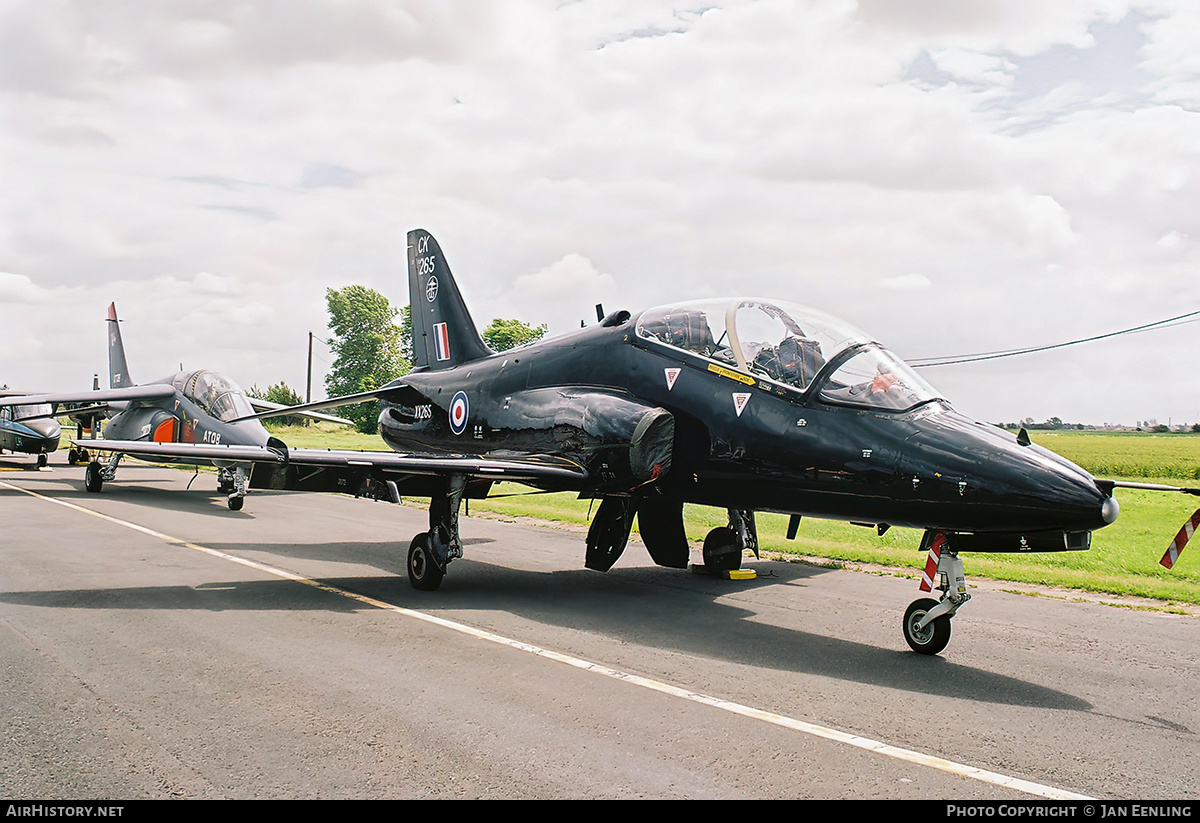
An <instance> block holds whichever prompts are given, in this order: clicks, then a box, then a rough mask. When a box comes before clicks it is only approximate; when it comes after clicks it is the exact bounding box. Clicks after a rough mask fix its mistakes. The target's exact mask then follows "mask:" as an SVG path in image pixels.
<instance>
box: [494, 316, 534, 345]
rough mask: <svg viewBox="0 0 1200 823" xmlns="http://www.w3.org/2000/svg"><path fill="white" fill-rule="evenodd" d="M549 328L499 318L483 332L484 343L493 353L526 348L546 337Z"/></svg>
mask: <svg viewBox="0 0 1200 823" xmlns="http://www.w3.org/2000/svg"><path fill="white" fill-rule="evenodd" d="M546 330H547V326H546V324H545V323H543V324H542V325H540V326H530V325H528V324H526V323H522V322H521V321H520V320H501V319H500V318H499V317H497V318H496V319H495V320H493V321H492V324H491V325H490V326H488V327H487V329H486V330H485V331H484V332H483V342H484V343H487V344H488V346H489V347H490V348H491V349H492V351H508V350H509V349H514V348H516V347H517V346H524V345H525V344H526V343H532V342H533V341H534V340H541V339H542V338H543V337H545V335H546Z"/></svg>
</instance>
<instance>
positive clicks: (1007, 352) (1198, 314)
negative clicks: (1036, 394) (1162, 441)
mask: <svg viewBox="0 0 1200 823" xmlns="http://www.w3.org/2000/svg"><path fill="white" fill-rule="evenodd" d="M1197 320H1200V311H1192V312H1188V313H1187V314H1180V315H1177V316H1175V317H1168V318H1167V319H1165V320H1158V321H1155V322H1154V323H1146V324H1144V325H1141V326H1133V327H1132V328H1128V329H1121V330H1120V331H1112V332H1108V333H1107V334H1097V335H1095V336H1093V337H1082V338H1080V339H1078V340H1068V341H1067V342H1065V343H1054V344H1052V345H1049V346H1030V347H1028V348H1024V349H1001V350H999V351H989V352H978V353H976V354H959V355H953V356H949V357H917V358H914V359H912V360H907V361H906V362H907V363H908V364H909V365H910V366H912V367H913V368H915V369H921V368H925V367H928V366H950V365H954V364H955V363H973V362H975V361H977V360H996V359H998V358H1001V357H1016V356H1017V355H1019V354H1032V353H1034V352H1039V351H1049V350H1050V349H1061V348H1063V347H1065V346H1075V345H1078V344H1080V343H1090V342H1092V341H1093V340H1104V339H1105V338H1108V337H1118V336H1120V335H1123V334H1136V333H1138V332H1143V331H1152V330H1155V329H1167V328H1171V327H1173V326H1182V325H1185V324H1187V323H1195V322H1196V321H1197Z"/></svg>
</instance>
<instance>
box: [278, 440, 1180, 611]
mask: <svg viewBox="0 0 1200 823" xmlns="http://www.w3.org/2000/svg"><path fill="white" fill-rule="evenodd" d="M276 436H277V437H280V438H281V439H282V440H283V441H284V442H286V443H288V444H289V445H291V446H307V447H312V448H350V449H381V448H382V447H383V444H382V442H381V441H380V440H379V438H378V437H377V436H374V435H362V434H357V433H354V432H349V431H348V430H347V429H346V428H345V427H340V428H339V427H333V426H327V425H326V424H321V425H320V426H313V427H287V428H282V429H277V430H276ZM1031 437H1032V439H1033V441H1034V442H1035V443H1037V444H1039V445H1041V446H1045V447H1046V448H1048V449H1050V450H1051V451H1054V452H1057V453H1058V454H1061V455H1062V456H1063V457H1066V458H1067V459H1068V460H1071V461H1073V462H1075V463H1077V464H1079V465H1080V466H1082V467H1083V468H1085V469H1087V470H1088V471H1090V472H1091V473H1092V474H1094V475H1096V476H1098V477H1109V478H1129V479H1135V480H1136V481H1138V482H1151V483H1162V484H1166V485H1189V484H1190V485H1200V484H1197V483H1196V482H1195V481H1196V479H1197V477H1200V434H1190V433H1189V434H1151V433H1141V432H1137V433H1134V432H1128V433H1126V432H1120V433H1117V432H1078V431H1062V432H1050V431H1046V432H1039V431H1035V432H1031ZM523 491H528V490H527V489H524V488H523V487H520V486H513V485H509V484H500V485H498V486H497V487H495V489H494V490H493V494H494V495H497V496H496V497H494V498H491V499H488V500H482V501H480V500H476V501H471V504H470V507H471V512H472V514H479V513H481V512H490V513H493V514H495V515H500V516H513V517H533V518H537V519H540V520H547V521H552V522H563V523H575V524H586V523H587V522H588V517H589V514H588V513H589V508H590V504H591V501H588V500H577V499H576V498H575V496H574V495H573V494H569V493H560V494H520V495H519V496H514V497H500V496H499V495H505V494H513V493H520V492H523ZM1117 499H1118V500H1119V501H1120V503H1121V516H1120V518H1118V520H1117V522H1116V523H1115V524H1113V525H1112V526H1109V527H1108V528H1105V529H1101V530H1100V531H1097V532H1095V534H1094V535H1093V537H1092V549H1091V551H1088V552H1062V553H1054V554H972V555H969V556H966V557H965V560H966V568H967V577H968V580H970V578H971V577H972V576H974V577H989V578H993V579H996V580H1012V581H1019V582H1025V583H1037V584H1043V585H1053V586H1064V587H1068V588H1075V589H1081V590H1084V591H1090V592H1096V593H1107V594H1115V595H1133V596H1140V597H1150V598H1155V599H1158V600H1163V601H1167V602H1168V603H1170V602H1176V603H1188V604H1200V545H1197V546H1192V547H1189V550H1188V551H1185V552H1184V554H1183V556H1182V558H1181V559H1180V562H1179V563H1178V564H1176V566H1175V569H1174V570H1172V571H1167V570H1166V569H1164V568H1163V567H1162V566H1160V565H1158V561H1159V558H1161V557H1162V554H1163V552H1164V551H1165V550H1166V547H1167V545H1168V543H1169V542H1170V541H1171V539H1172V538H1173V537H1174V536H1175V533H1176V532H1177V531H1179V527H1180V526H1181V525H1182V524H1183V522H1184V521H1185V520H1186V519H1187V518H1188V517H1189V516H1190V515H1191V514H1192V512H1193V511H1195V510H1196V508H1197V506H1200V498H1196V497H1191V496H1188V495H1182V494H1168V493H1164V492H1146V491H1137V490H1133V489H1122V490H1119V491H1118V493H1117ZM592 508H593V510H594V507H592ZM724 520H725V512H724V511H723V510H719V509H712V508H707V507H702V506H690V505H689V506H687V507H686V509H685V527H686V529H687V533H688V538H689V539H690V540H692V541H695V542H697V543H698V542H700V541H702V540H703V539H704V535H705V534H706V533H707V532H708V530H709V529H711V528H713V527H714V526H718V525H724ZM786 527H787V518H786V517H784V516H782V515H771V514H760V515H759V516H758V528H759V540H760V543H761V545H762V547H763V548H764V549H767V550H768V551H777V552H782V553H787V554H796V555H806V556H813V557H820V558H828V559H830V560H835V561H860V562H867V563H875V564H880V565H884V566H891V567H897V568H900V569H907V570H910V571H911V572H912V573H913V574H914V575H916V574H918V573H919V572H920V570H921V568H922V567H923V566H924V563H925V558H924V556H922V555H921V554H919V553H918V546H919V544H920V541H921V534H920V532H918V531H915V530H912V529H899V528H895V529H891V530H890V531H889V532H888V533H887V534H885V535H884V536H883V537H880V536H878V535H877V534H876V533H875V530H874V529H869V528H863V527H861V526H852V525H849V524H846V523H840V522H835V521H828V520H813V519H805V520H804V521H803V522H802V523H801V526H800V532H799V534H798V535H797V537H796V540H794V541H788V540H786V539H785V537H784V534H785V531H786ZM1197 540H1198V541H1200V538H1197ZM580 551H581V553H582V546H581V548H580ZM581 556H582V554H581Z"/></svg>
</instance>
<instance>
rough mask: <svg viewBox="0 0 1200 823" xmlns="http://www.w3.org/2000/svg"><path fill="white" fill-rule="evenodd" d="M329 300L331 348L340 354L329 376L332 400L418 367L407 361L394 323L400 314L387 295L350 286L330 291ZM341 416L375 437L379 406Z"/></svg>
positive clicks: (347, 408)
mask: <svg viewBox="0 0 1200 823" xmlns="http://www.w3.org/2000/svg"><path fill="white" fill-rule="evenodd" d="M325 302H326V303H327V304H328V306H329V328H330V330H331V331H332V332H333V334H334V337H333V339H332V340H330V341H329V347H330V349H331V350H332V351H333V353H334V354H335V355H336V359H335V360H334V361H333V368H332V369H330V371H329V374H327V375H326V376H325V388H326V390H328V392H329V394H330V396H333V397H336V396H338V395H342V394H356V393H358V392H366V391H372V390H373V389H377V388H379V387H380V386H383V385H386V384H387V383H390V382H391V381H393V380H395V379H396V378H397V377H402V376H403V375H405V374H408V371H409V369H410V368H412V365H411V364H410V363H409V361H408V360H406V359H405V358H404V355H403V348H402V343H401V340H400V327H399V326H397V325H396V324H395V323H394V322H393V318H395V317H396V315H397V314H398V312H397V311H396V309H394V308H392V305H391V304H390V303H389V302H388V299H387V298H386V297H384V296H383V295H382V294H380V293H379V292H377V291H375V290H374V289H368V288H366V287H365V286H346V287H345V288H344V289H340V290H338V291H334V290H333V289H326V290H325ZM340 414H341V415H342V416H343V417H347V418H349V419H351V420H353V421H354V423H355V425H356V426H357V428H358V430H359V431H361V432H365V433H367V434H371V433H373V432H375V431H376V429H377V427H378V420H379V411H378V407H377V406H376V404H374V403H358V404H355V405H353V406H343V407H342V409H341V412H340Z"/></svg>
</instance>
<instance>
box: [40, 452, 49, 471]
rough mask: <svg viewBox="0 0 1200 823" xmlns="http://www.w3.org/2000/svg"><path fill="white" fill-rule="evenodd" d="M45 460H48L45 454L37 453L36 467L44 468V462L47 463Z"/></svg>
mask: <svg viewBox="0 0 1200 823" xmlns="http://www.w3.org/2000/svg"><path fill="white" fill-rule="evenodd" d="M47 462H49V458H47V457H46V455H45V454H39V455H38V468H39V469H44V468H46V463H47Z"/></svg>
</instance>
